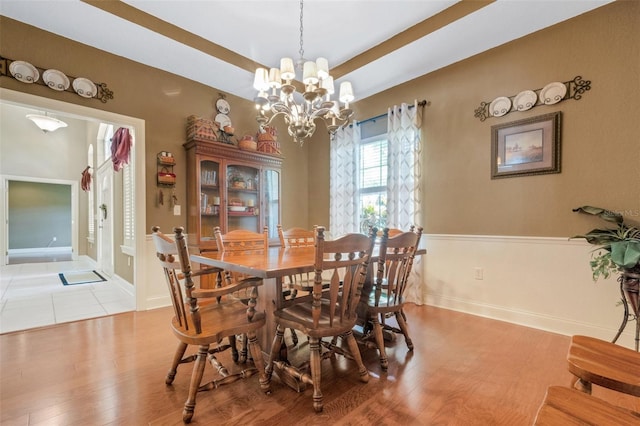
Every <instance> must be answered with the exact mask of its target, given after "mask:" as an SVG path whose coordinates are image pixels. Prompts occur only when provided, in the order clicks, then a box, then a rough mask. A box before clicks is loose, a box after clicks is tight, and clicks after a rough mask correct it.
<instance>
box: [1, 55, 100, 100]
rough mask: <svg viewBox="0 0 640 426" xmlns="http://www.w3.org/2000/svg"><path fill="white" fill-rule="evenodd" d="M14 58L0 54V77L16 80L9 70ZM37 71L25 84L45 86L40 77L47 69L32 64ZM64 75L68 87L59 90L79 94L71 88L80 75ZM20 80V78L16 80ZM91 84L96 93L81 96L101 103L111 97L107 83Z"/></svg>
mask: <svg viewBox="0 0 640 426" xmlns="http://www.w3.org/2000/svg"><path fill="white" fill-rule="evenodd" d="M14 61H15V59H9V58H4V57H2V56H0V77H9V78H13V79H15V80H18V79H17V78H15V77H14V76H13V75H11V72H9V67H10V65H11V63H12V62H14ZM33 66H34V67H35V68H36V69H37V70H38V72H39V74H40V76H39V78H38V79H37V80H36V81H34V82H32V83H27V82H24V83H25V84H38V85H40V86H45V87H48V86H47V83H45V82H44V80H43V79H42V75H43V74H44V72H45V71H46V70H47V68H42V67H39V66H37V65H33ZM65 75H66V77H67V78H68V79H69V82H70V84H69V87H68V88H67V89H65V90H63V91H62V90H61V92H69V93H73V94H74V95H78V96H81V95H79V94H78V93H76V92H75V90H74V89H73V81H74V80H76V79H77V78H80V77H72V76H70V75H68V74H65ZM18 81H20V80H18ZM93 84H95V85H96V94H95V95H94V96H92V97H91V98H88V97H85V96H81V97H84V98H85V99H97V100H99V101H100V102H102V103H106V102H107V101H108V100H109V99H113V91H112V90H110V89H108V88H107V83H96V82H93Z"/></svg>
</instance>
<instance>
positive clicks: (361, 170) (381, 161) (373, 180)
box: [358, 135, 389, 233]
mask: <svg viewBox="0 0 640 426" xmlns="http://www.w3.org/2000/svg"><path fill="white" fill-rule="evenodd" d="M388 147H389V144H388V141H387V138H386V135H379V136H377V137H372V138H369V139H364V140H361V141H360V147H359V150H360V152H359V154H360V155H359V158H360V161H359V164H358V211H359V212H360V231H361V232H365V233H366V232H368V231H369V228H370V227H372V226H375V227H377V228H378V229H381V228H384V227H385V226H386V224H387V159H388Z"/></svg>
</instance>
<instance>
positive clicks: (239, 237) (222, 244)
mask: <svg viewBox="0 0 640 426" xmlns="http://www.w3.org/2000/svg"><path fill="white" fill-rule="evenodd" d="M213 236H214V238H215V240H216V247H217V249H218V251H220V252H224V253H227V254H228V255H229V254H230V255H232V256H236V255H237V256H242V255H243V253H252V252H264V251H265V250H267V249H268V248H269V229H268V228H267V227H266V226H265V227H264V228H263V231H262V232H261V233H258V232H253V231H248V230H245V229H234V230H232V231H229V232H227V233H226V234H223V233H222V230H221V229H220V227H219V226H216V227H215V228H213ZM223 275H224V278H225V279H226V280H228V281H229V282H246V281H253V282H256V283H260V284H259V285H262V278H258V277H254V276H251V275H247V274H241V273H239V272H230V271H224V273H223ZM247 291H248V289H247V288H245V289H243V290H240V291H238V292H236V293H235V294H234V295H235V296H236V297H237V298H238V299H239V300H241V301H243V302H244V303H247V301H248V300H249V295H248V294H246V292H247ZM240 337H244V336H243V335H240ZM229 343H230V345H231V352H232V354H233V357H234V360H236V359H238V360H239V361H240V362H245V361H246V359H247V356H248V350H247V339H245V338H243V339H242V342H241V343H242V346H241V348H240V350H238V349H237V339H236V336H230V337H229Z"/></svg>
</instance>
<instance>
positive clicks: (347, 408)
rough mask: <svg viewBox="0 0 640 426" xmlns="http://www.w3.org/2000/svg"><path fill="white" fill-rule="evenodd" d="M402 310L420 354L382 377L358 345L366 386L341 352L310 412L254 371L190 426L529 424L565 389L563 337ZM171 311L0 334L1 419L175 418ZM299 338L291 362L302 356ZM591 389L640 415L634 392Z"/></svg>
mask: <svg viewBox="0 0 640 426" xmlns="http://www.w3.org/2000/svg"><path fill="white" fill-rule="evenodd" d="M406 312H407V315H408V317H409V327H410V332H411V335H412V338H413V341H414V344H415V350H414V351H413V352H408V351H407V348H406V346H405V344H404V339H403V338H402V337H399V338H398V339H396V341H395V342H393V343H391V344H390V348H389V349H388V351H387V352H388V355H389V361H390V367H389V371H388V372H387V373H383V372H382V371H381V369H380V366H379V363H378V359H377V356H376V352H375V351H373V350H367V349H363V350H362V352H363V358H364V360H365V363H366V365H367V367H368V369H369V371H370V374H371V380H370V381H369V383H368V384H362V383H360V382H359V381H358V378H357V373H355V371H354V370H353V369H349V367H351V366H352V365H353V364H351V363H350V362H347V361H345V360H344V359H343V358H341V357H338V358H336V359H335V360H327V361H324V362H323V365H322V368H323V382H322V388H323V393H324V397H325V406H324V412H322V413H320V414H316V413H314V411H313V408H312V398H311V394H312V391H311V389H307V390H306V391H305V392H303V393H300V394H298V393H295V392H294V391H293V390H291V389H289V388H287V387H285V386H284V385H282V384H281V383H280V382H279V380H278V379H277V378H276V377H275V376H274V380H273V382H272V387H273V393H272V394H271V395H264V394H262V393H261V392H260V390H259V386H258V378H257V376H252V377H251V378H249V379H246V380H243V381H239V382H235V383H232V384H230V385H226V386H223V387H221V388H219V389H215V390H212V391H209V392H202V393H200V394H199V395H198V401H197V406H196V411H195V416H194V419H193V423H192V424H195V425H198V424H200V425H214V424H215V425H253V424H255V425H293V424H296V425H334V424H335V425H403V426H408V425H464V426H469V425H509V426H514V425H530V424H532V422H533V420H534V418H535V415H536V412H537V409H538V406H539V405H540V402H541V401H542V399H543V397H544V395H545V391H546V389H547V387H548V386H550V385H562V386H568V385H570V382H571V375H570V374H569V373H568V372H567V368H566V361H565V356H566V352H567V348H568V344H569V337H567V336H561V335H557V334H553V333H548V332H544V331H540V330H535V329H531V328H526V327H522V326H517V325H513V324H509V323H505V322H500V321H494V320H490V319H486V318H481V317H477V316H472V315H467V314H463V313H459V312H454V311H450V310H445V309H439V308H434V307H428V306H421V307H418V306H408V307H407V309H406ZM170 316H171V312H170V310H169V309H166V308H163V309H156V310H152V311H147V312H127V313H122V314H118V315H113V316H108V317H101V318H95V319H90V320H85V321H78V322H72V323H66V324H58V325H53V326H50V327H46V328H41V329H34V330H27V331H22V332H15V333H9V334H4V335H0V359H1V366H0V412H1V414H0V423H1V424H2V425H146V424H149V425H181V424H182V414H181V413H182V408H183V404H184V401H185V399H186V395H187V388H188V384H189V379H190V371H191V367H192V364H188V365H184V366H181V368H179V369H178V376H177V377H176V380H175V382H174V384H173V386H166V385H165V383H164V379H165V374H166V372H167V369H168V367H169V365H170V362H171V359H172V356H173V353H174V350H175V347H176V344H177V343H176V339H175V338H174V337H173V335H172V333H171V331H170V330H169V326H168V322H169V319H170ZM287 336H288V335H287ZM301 340H302V342H301V343H300V344H299V346H298V348H291V349H290V351H289V355H290V358H291V359H292V360H293V361H294V362H296V361H297V360H298V359H299V358H302V357H303V356H304V355H305V354H306V351H307V345H306V339H301ZM263 349H264V348H263ZM222 359H223V360H226V359H227V358H226V357H225V356H222ZM227 364H230V362H227ZM230 366H231V367H233V364H231V365H230ZM205 375H206V377H212V376H213V371H212V369H211V368H210V366H208V367H207V370H206V373H205ZM206 377H205V378H206ZM594 395H597V396H600V397H602V398H605V399H608V400H609V401H610V402H614V403H618V404H620V405H623V406H625V407H627V408H630V409H633V410H636V411H640V403H639V402H638V399H637V398H632V397H620V396H618V395H615V394H613V393H612V392H610V391H605V390H602V389H599V388H598V389H594Z"/></svg>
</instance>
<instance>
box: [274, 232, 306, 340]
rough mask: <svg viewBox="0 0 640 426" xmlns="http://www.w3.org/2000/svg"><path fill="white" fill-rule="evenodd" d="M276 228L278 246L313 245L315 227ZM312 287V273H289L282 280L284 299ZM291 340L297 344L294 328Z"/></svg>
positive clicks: (294, 296) (293, 297)
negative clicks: (310, 228)
mask: <svg viewBox="0 0 640 426" xmlns="http://www.w3.org/2000/svg"><path fill="white" fill-rule="evenodd" d="M276 228H277V230H278V239H279V240H280V247H284V248H291V247H313V246H314V244H315V229H316V227H315V226H314V227H313V229H312V230H309V229H304V228H300V227H293V228H289V229H286V230H285V229H283V228H282V225H280V224H278V225H277V226H276ZM312 289H313V273H312V272H303V273H300V274H295V275H289V276H288V277H286V278H285V280H284V282H283V297H284V298H285V299H295V298H296V296H297V295H298V292H299V291H300V292H304V293H305V294H308V293H310V292H311V290H312ZM289 331H290V332H291V341H292V343H293V346H297V345H298V334H297V333H296V330H295V329H293V328H292V329H290V330H289Z"/></svg>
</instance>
